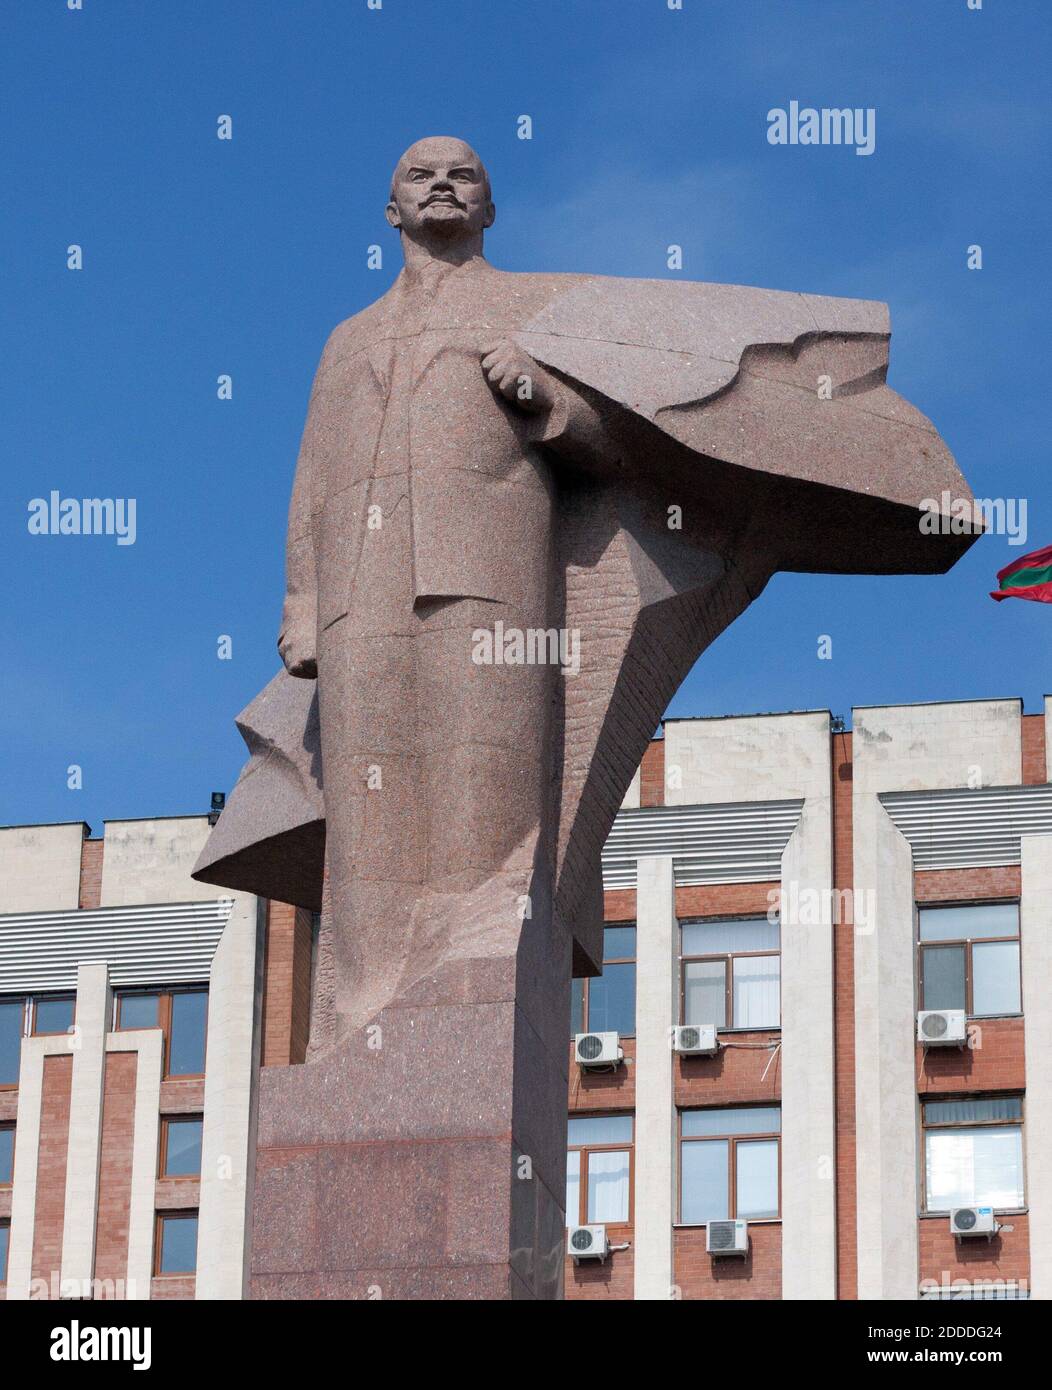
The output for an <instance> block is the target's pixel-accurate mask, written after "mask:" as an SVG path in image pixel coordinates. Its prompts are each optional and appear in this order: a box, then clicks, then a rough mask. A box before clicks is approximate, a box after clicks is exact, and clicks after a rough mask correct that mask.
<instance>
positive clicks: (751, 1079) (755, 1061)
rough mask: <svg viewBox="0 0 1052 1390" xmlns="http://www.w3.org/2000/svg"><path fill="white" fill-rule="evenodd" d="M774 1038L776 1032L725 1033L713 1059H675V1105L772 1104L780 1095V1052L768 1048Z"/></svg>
mask: <svg viewBox="0 0 1052 1390" xmlns="http://www.w3.org/2000/svg"><path fill="white" fill-rule="evenodd" d="M778 1038H779V1034H778V1033H776V1032H763V1033H759V1032H758V1033H725V1034H723V1035H722V1037H721V1039H720V1041H721V1042H722V1044H723V1046H722V1047H721V1048H720V1050H719V1052H718V1053H716V1055H715V1056H714V1057H677V1058H676V1059H675V1068H676V1070H675V1075H674V1079H673V1085H674V1087H675V1098H676V1105H677V1106H680V1107H682V1106H685V1105H774V1104H776V1103H777V1102H778V1099H779V1097H780V1095H781V1080H782V1068H781V1052H780V1051H776V1050H774V1049H773V1048H771V1047H770V1046H769V1044H771V1043H776V1042H777V1041H778ZM765 1072H766V1076H765V1075H764V1073H765Z"/></svg>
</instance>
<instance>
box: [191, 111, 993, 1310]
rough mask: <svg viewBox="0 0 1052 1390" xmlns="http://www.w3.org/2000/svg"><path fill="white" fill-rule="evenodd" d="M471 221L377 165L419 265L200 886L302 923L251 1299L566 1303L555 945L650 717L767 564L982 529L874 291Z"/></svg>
mask: <svg viewBox="0 0 1052 1390" xmlns="http://www.w3.org/2000/svg"><path fill="white" fill-rule="evenodd" d="M488 198H489V194H488V181H487V180H486V178H485V173H484V170H482V167H481V165H480V164H479V162H478V160H477V156H475V155H474V154H473V152H472V151H470V150H469V149H468V148H467V147H466V146H463V145H462V144H461V143H460V142H458V141H452V140H448V139H435V140H430V141H424V142H421V143H420V144H419V145H417V146H414V147H413V149H412V150H411V151H409V152H408V153H407V155H406V156H404V157H403V160H402V161H401V162H400V164H399V166H398V169H397V170H396V174H395V185H394V192H393V194H392V203H391V205H390V207H389V209H388V217H389V220H391V221H392V223H393V225H395V226H397V227H399V229H400V231H401V233H402V241H403V248H404V250H405V253H406V269H405V270H404V271H403V272H402V274H401V275H400V276H399V277H398V279H397V280H396V282H395V284H394V285H393V286H392V288H391V289H390V290H389V291H388V293H387V294H385V295H384V296H383V297H382V298H381V299H380V300H379V301H378V302H377V303H376V304H373V305H371V306H370V307H369V308H367V309H365V310H363V311H362V312H361V313H359V314H357V315H355V316H354V317H353V318H351V319H348V320H347V321H346V322H345V323H342V324H340V325H339V326H338V327H337V328H336V330H335V331H334V332H333V334H332V335H331V337H330V339H329V342H328V344H327V346H326V349H325V352H324V354H323V357H322V360H321V364H320V366H319V368H318V373H317V377H316V379H315V384H314V389H313V392H312V396H311V403H310V408H309V412H308V418H307V424H306V427H305V430H304V439H303V446H302V449H301V453H300V460H299V464H298V467H297V473H296V480H295V484H294V488H293V498H292V507H291V511H290V520H289V541H288V593H287V598H286V606H285V615H284V620H283V629H282V637H281V642H280V645H281V650H282V654H283V658H284V661H285V664H286V666H287V668H288V671H289V672H290V673H291V674H285V673H282V674H281V675H279V676H278V677H276V678H275V680H273V681H272V682H271V684H270V685H269V686H268V687H267V689H266V690H265V691H264V692H263V693H262V694H261V695H260V696H259V697H257V699H256V700H255V701H254V702H253V703H252V704H251V705H250V706H249V707H248V709H246V710H245V711H244V713H243V714H242V715H241V716H240V718H239V721H238V723H239V727H240V728H241V730H242V733H243V734H244V736H245V739H246V742H247V743H248V746H249V751H250V754H251V757H250V761H249V763H248V765H247V767H246V769H245V771H244V773H243V774H242V777H241V779H240V781H239V783H238V785H237V787H236V788H235V790H234V792H233V794H232V796H231V798H230V801H229V803H228V806H227V809H226V810H225V811H224V813H223V816H222V818H221V819H220V821H219V824H218V826H217V827H216V829H215V831H214V832H213V835H212V837H211V840H210V841H209V844H208V846H207V848H206V850H205V852H204V854H203V855H202V857H201V860H200V861H199V863H198V866H197V869H196V871H195V876H197V877H199V878H200V879H202V880H204V881H206V882H211V883H219V884H222V885H225V886H228V887H237V888H243V889H246V890H249V891H252V892H255V893H259V894H261V895H265V896H270V897H276V898H279V899H282V900H284V901H287V902H294V903H297V904H300V905H303V906H307V907H311V908H314V909H316V910H317V909H322V910H323V917H322V929H321V937H320V942H319V959H318V968H317V972H316V987H315V998H314V1013H313V1021H312V1041H311V1053H310V1058H309V1060H308V1063H307V1064H306V1065H305V1066H304V1067H301V1068H293V1069H289V1070H287V1071H284V1072H281V1073H273V1072H268V1073H265V1074H264V1076H263V1080H262V1087H261V1097H260V1129H259V1145H260V1152H259V1160H258V1165H257V1183H258V1186H257V1193H256V1221H255V1233H254V1238H253V1280H254V1282H253V1291H254V1293H255V1294H256V1295H257V1296H259V1297H283V1296H290V1297H293V1296H300V1294H298V1293H297V1292H296V1291H297V1290H299V1291H300V1292H301V1293H302V1291H304V1290H310V1291H311V1296H334V1290H336V1289H343V1290H345V1291H350V1292H347V1293H346V1296H363V1297H364V1296H368V1295H366V1294H364V1293H355V1292H354V1290H356V1289H359V1288H360V1287H361V1280H364V1279H366V1278H367V1277H372V1276H374V1275H376V1272H377V1271H378V1270H380V1269H387V1270H388V1286H389V1287H390V1288H395V1289H398V1290H400V1291H401V1292H400V1293H399V1294H397V1295H395V1296H407V1297H410V1296H416V1297H419V1296H435V1297H439V1296H448V1297H471V1296H475V1297H478V1296H501V1297H550V1296H556V1295H557V1293H558V1286H559V1279H560V1277H561V1276H560V1274H559V1272H558V1271H559V1270H560V1269H561V1258H560V1257H561V1246H562V1217H561V1211H560V1208H561V1202H562V1192H563V1184H564V1164H565V1156H564V1152H563V1149H564V1144H563V1128H564V1123H565V1118H564V1114H563V1109H564V1100H565V1082H566V1078H565V1070H566V1021H567V1018H568V986H569V975H570V970H571V960H572V967H573V970H574V972H575V973H577V974H590V973H595V972H596V971H597V970H598V968H599V963H600V961H601V941H602V913H601V888H600V880H599V853H600V850H601V848H602V845H603V842H604V841H605V839H606V836H607V834H608V832H609V829H610V826H611V824H612V822H613V818H614V815H615V814H616V811H617V809H618V807H619V806H620V804H621V801H622V799H623V797H624V794H625V790H626V788H627V786H628V784H629V782H630V780H631V778H632V776H633V773H634V772H635V769H636V767H637V765H638V763H639V760H640V757H641V756H642V753H643V750H644V748H645V746H646V743H647V740H648V739H649V737H650V735H651V734H652V732H653V730H654V728H655V726H656V725H657V722H658V720H659V719H660V717H661V715H662V714H663V712H664V709H665V707H666V705H667V703H668V700H669V699H670V698H671V696H672V694H673V693H674V691H675V689H676V688H677V686H678V685H679V684H680V682H681V681H682V679H683V677H684V676H685V675H686V673H687V671H688V670H689V669H690V667H691V666H692V664H693V663H694V661H695V660H696V659H697V657H698V655H699V654H700V653H701V651H702V650H703V649H704V648H705V647H706V646H707V645H708V643H709V642H711V641H712V640H713V639H714V638H715V637H716V636H718V635H719V633H720V632H721V631H723V629H724V628H725V627H726V626H727V624H728V623H730V622H731V621H733V619H734V618H735V617H736V616H737V615H738V614H739V613H740V612H742V611H743V609H744V608H745V607H747V606H748V604H749V603H750V602H751V600H752V599H753V598H755V597H756V596H757V595H758V594H759V593H760V592H761V591H762V589H763V587H764V585H765V584H766V582H767V580H768V579H769V578H770V576H771V575H772V574H773V573H775V572H776V571H777V570H779V569H805V570H830V571H835V572H843V573H859V572H870V573H896V572H907V571H913V572H931V573H937V572H940V571H942V570H944V569H947V568H948V567H949V566H950V565H951V564H952V563H953V562H954V560H955V559H956V558H957V557H958V556H959V555H960V554H961V553H962V552H963V550H964V549H966V548H967V546H968V545H969V544H970V543H971V541H972V539H974V537H973V536H972V535H964V536H962V535H959V534H953V533H952V532H950V531H949V530H947V533H946V534H939V533H938V532H936V534H924V533H922V531H921V528H920V524H919V522H920V511H919V508H920V507H921V505H922V503H924V502H925V501H926V499H929V498H934V499H937V503H938V505H940V506H941V505H943V502H944V495H945V496H947V497H949V498H950V499H956V498H962V497H963V498H968V497H969V496H970V494H969V493H968V491H967V488H966V486H965V484H964V481H963V479H962V478H961V477H960V475H959V473H958V472H957V470H956V468H955V466H954V463H953V460H952V458H951V456H950V454H949V452H948V451H947V450H946V448H945V446H944V445H943V444H942V441H941V440H940V438H939V436H938V434H937V433H936V431H935V429H934V427H933V426H932V425H931V423H930V422H929V421H927V420H926V419H925V418H924V416H922V415H920V414H919V412H917V411H916V410H914V409H913V407H911V406H909V405H908V404H907V403H906V402H905V401H903V400H902V399H901V398H900V397H898V396H897V395H895V393H894V392H892V391H890V390H889V389H888V388H887V386H886V385H885V384H884V383H885V375H886V368H887V351H888V339H889V327H888V318H887V310H886V308H885V307H884V306H883V305H880V304H874V303H869V302H866V301H854V300H835V299H828V298H824V297H821V296H816V295H803V294H791V293H783V292H779V291H771V290H760V289H752V288H746V287H740V286H727V285H703V284H690V283H683V282H671V281H643V280H614V279H603V278H599V277H594V276H580V275H518V274H510V273H507V272H502V271H498V270H495V269H494V268H493V267H491V266H490V265H489V264H488V263H487V262H486V261H485V260H484V259H483V257H482V254H481V252H482V232H483V229H484V228H485V226H487V225H489V221H490V220H492V209H491V206H490V204H489V201H488ZM487 219H488V220H487ZM523 383H526V384H527V386H528V388H529V390H528V392H527V394H526V395H525V396H524V395H523ZM548 634H551V635H552V638H553V640H554V647H549V646H548V645H547V635H548ZM480 637H481V638H485V639H486V640H487V641H488V642H489V646H488V647H486V645H485V643H483V644H482V646H481V647H480ZM531 642H532V643H533V645H532V646H531V645H530V643H531ZM509 643H510V645H509ZM516 643H518V645H516ZM487 653H488V655H487ZM560 665H561V669H560ZM314 676H316V677H317V682H316V690H315V681H314V680H313V679H310V678H311V677H314ZM305 677H306V678H305ZM323 876H324V881H325V883H326V885H327V888H326V892H325V893H324V894H323ZM323 900H324V901H323ZM377 1028H378V1029H379V1036H381V1037H382V1043H381V1045H380V1046H379V1047H370V1045H369V1042H370V1040H373V1041H375V1037H376V1036H377V1035H376V1034H375V1032H374V1030H375V1029H377ZM523 1156H525V1158H526V1159H527V1160H528V1162H526V1164H525V1167H526V1168H527V1169H528V1170H530V1172H531V1176H530V1177H529V1178H526V1179H523V1178H521V1177H520V1176H519V1175H518V1173H519V1170H520V1168H521V1167H522V1166H523V1165H522V1163H521V1160H522V1158H523ZM290 1174H298V1175H300V1178H290ZM348 1212H349V1213H351V1215H350V1216H348V1215H347V1213H348ZM297 1213H298V1215H297ZM396 1220H397V1221H398V1222H400V1223H401V1224H399V1225H398V1240H397V1241H396V1240H395V1238H394V1235H393V1229H394V1228H393V1225H392V1223H393V1222H394V1221H396ZM292 1221H294V1222H297V1223H298V1227H297V1236H296V1240H295V1241H289V1242H285V1243H284V1244H283V1241H282V1229H283V1225H284V1223H286V1222H292ZM425 1267H426V1271H427V1272H426V1274H425V1273H424V1272H423V1271H424V1269H425ZM436 1271H444V1273H443V1272H436ZM379 1282H380V1284H381V1285H383V1283H384V1280H383V1279H379ZM425 1288H426V1289H430V1290H432V1292H431V1293H430V1294H425V1293H424V1292H422V1291H423V1290H424V1289H425ZM385 1296H387V1295H386V1294H385Z"/></svg>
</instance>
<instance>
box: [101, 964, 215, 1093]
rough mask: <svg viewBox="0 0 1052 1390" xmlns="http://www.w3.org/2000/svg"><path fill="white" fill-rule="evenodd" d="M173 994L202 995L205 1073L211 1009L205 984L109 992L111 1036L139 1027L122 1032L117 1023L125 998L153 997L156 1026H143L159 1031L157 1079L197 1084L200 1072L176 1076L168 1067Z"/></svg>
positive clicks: (149, 987)
mask: <svg viewBox="0 0 1052 1390" xmlns="http://www.w3.org/2000/svg"><path fill="white" fill-rule="evenodd" d="M177 994H203V995H204V996H205V1020H204V1027H205V1037H204V1044H205V1068H206V1069H207V1067H208V1014H209V1009H210V1008H211V1002H212V1001H211V997H210V991H209V988H208V985H207V983H205V984H199V985H194V984H187V985H173V986H170V987H169V988H166V989H165V988H160V987H157V986H153V987H151V986H149V985H130V986H129V987H128V988H127V989H115V990H114V991H113V1017H112V1023H111V1031H112V1032H114V1033H121V1032H129V1031H130V1032H135V1031H136V1030H137V1029H138V1028H141V1027H142V1025H141V1024H131V1025H129V1028H125V1027H124V1025H123V1024H122V1023H121V1004H122V1003H123V1001H124V1000H125V999H128V998H132V997H136V996H138V997H140V998H141V997H142V996H144V995H156V996H157V1022H156V1023H155V1024H152V1025H147V1026H148V1027H150V1026H152V1027H154V1028H159V1029H160V1030H161V1035H162V1046H161V1053H162V1064H161V1076H162V1078H163V1079H164V1080H165V1081H199V1080H200V1079H201V1078H202V1077H203V1076H204V1074H205V1072H204V1070H202V1071H194V1072H189V1071H188V1072H182V1071H180V1072H173V1071H171V1070H170V1064H171V1049H172V1010H173V1004H172V1000H173V999H174V997H175V996H176V995H177Z"/></svg>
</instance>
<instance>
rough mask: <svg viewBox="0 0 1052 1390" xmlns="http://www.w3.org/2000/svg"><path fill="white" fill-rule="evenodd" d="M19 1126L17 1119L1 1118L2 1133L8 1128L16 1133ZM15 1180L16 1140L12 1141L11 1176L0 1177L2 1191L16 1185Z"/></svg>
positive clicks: (0, 1131)
mask: <svg viewBox="0 0 1052 1390" xmlns="http://www.w3.org/2000/svg"><path fill="white" fill-rule="evenodd" d="M17 1127H18V1125H17V1122H16V1121H15V1120H0V1134H4V1133H6V1132H7V1131H8V1130H10V1131H11V1133H12V1134H14V1133H15V1131H16V1129H17ZM14 1181H15V1144H14V1142H12V1144H11V1176H10V1177H9V1178H0V1192H6V1191H7V1190H8V1188H10V1187H12V1186H13V1185H14Z"/></svg>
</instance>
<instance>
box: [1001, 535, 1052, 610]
mask: <svg viewBox="0 0 1052 1390" xmlns="http://www.w3.org/2000/svg"><path fill="white" fill-rule="evenodd" d="M997 582H998V584H999V585H1000V587H999V588H998V590H997V592H996V593H995V594H991V595H990V597H991V598H996V599H1003V598H1031V599H1033V600H1034V601H1035V603H1052V545H1046V546H1045V548H1044V550H1032V551H1031V552H1030V554H1029V555H1021V556H1020V557H1019V559H1018V560H1013V561H1012V563H1011V564H1010V565H1005V567H1004V569H1003V570H998V571H997Z"/></svg>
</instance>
